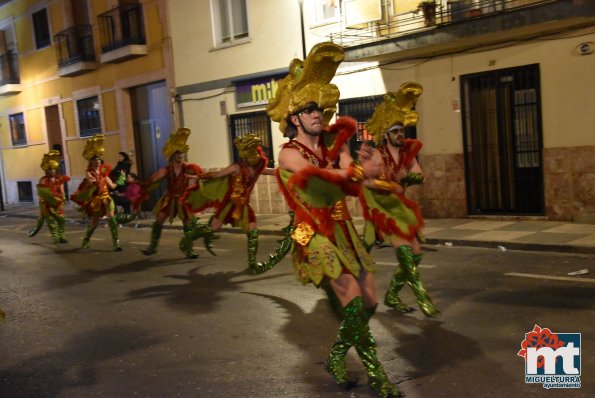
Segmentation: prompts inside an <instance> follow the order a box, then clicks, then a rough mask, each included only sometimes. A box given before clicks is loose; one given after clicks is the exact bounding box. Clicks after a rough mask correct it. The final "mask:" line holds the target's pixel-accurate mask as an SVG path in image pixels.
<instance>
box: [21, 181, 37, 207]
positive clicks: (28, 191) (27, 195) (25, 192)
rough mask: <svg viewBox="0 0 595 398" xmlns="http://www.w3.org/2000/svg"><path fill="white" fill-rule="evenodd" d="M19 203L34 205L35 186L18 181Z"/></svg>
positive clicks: (27, 182)
mask: <svg viewBox="0 0 595 398" xmlns="http://www.w3.org/2000/svg"><path fill="white" fill-rule="evenodd" d="M17 190H18V191H19V202H28V203H33V184H32V183H31V181H17Z"/></svg>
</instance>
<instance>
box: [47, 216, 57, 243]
mask: <svg viewBox="0 0 595 398" xmlns="http://www.w3.org/2000/svg"><path fill="white" fill-rule="evenodd" d="M45 223H46V224H47V226H48V229H49V230H50V234H51V235H52V241H53V242H54V243H58V242H60V236H59V235H58V223H57V222H56V219H55V218H54V217H52V216H47V217H46V220H45Z"/></svg>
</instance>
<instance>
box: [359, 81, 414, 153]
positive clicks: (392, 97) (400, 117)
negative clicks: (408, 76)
mask: <svg viewBox="0 0 595 398" xmlns="http://www.w3.org/2000/svg"><path fill="white" fill-rule="evenodd" d="M422 92H423V88H422V86H421V85H419V84H418V83H414V82H407V83H403V84H401V87H399V91H397V92H396V93H395V92H390V93H386V94H385V95H384V102H383V103H382V104H380V105H378V106H377V107H376V109H375V110H374V114H373V115H372V117H371V118H370V119H369V120H368V123H367V124H366V130H368V133H370V134H372V135H373V136H374V142H375V143H376V144H379V143H380V142H381V141H382V135H383V134H384V132H385V131H386V130H387V129H388V128H389V127H391V126H394V125H395V124H397V123H401V124H403V126H404V127H409V126H415V125H416V124H417V112H416V111H414V110H412V109H413V107H415V103H416V102H417V98H418V97H419V96H420V95H421V93H422Z"/></svg>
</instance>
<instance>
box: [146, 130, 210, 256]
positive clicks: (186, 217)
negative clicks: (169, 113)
mask: <svg viewBox="0 0 595 398" xmlns="http://www.w3.org/2000/svg"><path fill="white" fill-rule="evenodd" d="M189 135H190V129H187V128H179V129H178V130H177V131H176V132H174V133H172V134H171V135H170V137H169V138H168V140H167V142H166V143H165V146H164V147H163V149H162V153H163V156H165V157H166V158H167V159H168V160H169V164H168V166H167V167H163V168H161V169H159V170H157V171H156V172H155V173H154V174H153V175H152V176H151V178H150V179H149V181H148V184H147V185H148V188H147V189H146V192H145V197H147V195H146V194H147V193H148V192H150V191H152V190H153V189H156V188H157V187H158V186H159V184H160V183H161V181H163V180H166V182H167V190H166V192H165V194H163V196H162V197H161V199H159V201H158V202H157V204H156V205H155V207H154V208H153V214H154V215H155V220H154V221H153V224H152V226H151V240H150V243H149V247H147V248H146V249H144V250H143V251H142V252H143V253H144V254H145V255H147V256H150V255H152V254H155V253H157V245H158V243H159V238H160V237H161V230H162V229H163V223H165V221H166V220H168V219H169V222H170V223H172V222H173V219H174V217H178V218H179V219H180V220H182V223H183V228H184V235H183V236H182V239H181V240H180V249H181V250H182V251H183V252H184V254H185V255H186V258H192V259H194V258H198V254H197V253H196V252H195V251H194V250H193V248H192V242H191V241H190V244H188V239H186V237H185V234H186V233H187V232H188V231H190V230H193V228H192V227H193V225H194V226H195V225H196V224H195V223H194V222H193V220H194V215H193V214H192V213H191V212H190V211H189V210H188V209H186V208H185V207H184V206H183V205H182V201H181V199H182V196H184V193H185V192H186V189H188V188H190V187H191V186H192V185H193V184H196V183H197V181H198V175H199V174H202V169H201V168H200V166H198V165H197V164H194V163H188V162H184V154H185V153H187V152H188V150H189V149H190V147H189V146H188V145H187V144H186V141H187V140H188V136H189ZM200 232H201V234H199V235H200V236H203V237H205V244H206V245H207V247H209V243H210V240H212V237H213V231H212V230H208V228H203V229H202V230H201V231H200Z"/></svg>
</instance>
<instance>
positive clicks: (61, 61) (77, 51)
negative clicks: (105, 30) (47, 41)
mask: <svg viewBox="0 0 595 398" xmlns="http://www.w3.org/2000/svg"><path fill="white" fill-rule="evenodd" d="M54 42H55V45H56V57H57V61H58V67H60V68H64V67H66V66H69V65H73V64H76V63H79V62H94V61H95V49H94V47H93V29H92V28H91V25H74V26H72V27H70V28H68V29H66V30H63V31H62V32H60V33H58V34H56V35H55V36H54Z"/></svg>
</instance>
